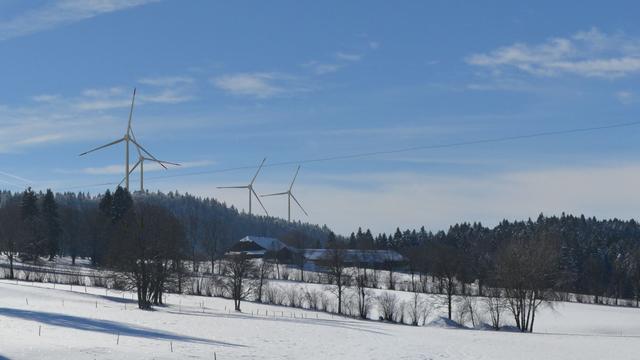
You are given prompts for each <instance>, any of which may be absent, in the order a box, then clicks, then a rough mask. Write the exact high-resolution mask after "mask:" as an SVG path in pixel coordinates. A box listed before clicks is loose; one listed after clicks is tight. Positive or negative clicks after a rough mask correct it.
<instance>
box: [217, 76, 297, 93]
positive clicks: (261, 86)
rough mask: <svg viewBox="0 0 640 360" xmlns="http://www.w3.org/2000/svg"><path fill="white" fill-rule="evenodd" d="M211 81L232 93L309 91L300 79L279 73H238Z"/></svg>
mask: <svg viewBox="0 0 640 360" xmlns="http://www.w3.org/2000/svg"><path fill="white" fill-rule="evenodd" d="M211 83H212V84H213V85H214V86H215V87H217V88H219V89H221V90H223V91H226V92H228V93H230V94H232V95H241V96H251V97H256V98H262V99H264V98H270V97H275V96H281V95H288V94H293V93H298V92H304V91H309V90H310V89H309V88H308V87H305V86H302V85H301V81H300V79H298V78H296V77H293V76H290V75H286V74H279V73H273V72H271V73H264V72H258V73H239V74H231V75H223V76H219V77H216V78H212V79H211Z"/></svg>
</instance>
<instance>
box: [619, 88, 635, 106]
mask: <svg viewBox="0 0 640 360" xmlns="http://www.w3.org/2000/svg"><path fill="white" fill-rule="evenodd" d="M615 96H616V98H617V99H618V101H620V102H621V103H623V104H625V105H629V104H633V103H634V102H635V101H636V96H635V94H634V93H632V92H631V91H626V90H624V91H618V92H617V93H616V94H615Z"/></svg>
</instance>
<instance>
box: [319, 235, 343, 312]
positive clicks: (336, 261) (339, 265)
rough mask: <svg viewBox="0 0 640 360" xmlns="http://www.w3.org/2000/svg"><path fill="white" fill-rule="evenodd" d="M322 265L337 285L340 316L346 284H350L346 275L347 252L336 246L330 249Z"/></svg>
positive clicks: (321, 262)
mask: <svg viewBox="0 0 640 360" xmlns="http://www.w3.org/2000/svg"><path fill="white" fill-rule="evenodd" d="M320 264H321V265H322V266H324V267H325V268H326V269H327V271H328V272H329V275H330V276H331V278H332V279H333V282H334V283H335V294H336V296H337V298H338V314H342V300H343V293H344V287H345V284H346V283H347V282H348V280H347V277H348V275H347V273H346V251H345V250H344V249H343V248H342V247H341V246H339V244H336V245H335V246H333V247H332V248H330V249H328V250H327V252H326V254H325V256H324V258H323V259H321V261H320Z"/></svg>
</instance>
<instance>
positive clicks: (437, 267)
mask: <svg viewBox="0 0 640 360" xmlns="http://www.w3.org/2000/svg"><path fill="white" fill-rule="evenodd" d="M431 256H432V260H431V263H432V264H433V268H434V272H435V274H436V275H437V276H438V277H439V278H440V286H441V288H442V289H443V290H444V293H445V295H446V303H447V310H448V315H449V320H451V312H452V309H453V296H454V295H455V293H456V288H457V287H456V273H457V271H458V269H459V267H460V256H459V255H458V254H457V252H456V249H455V248H454V247H453V246H451V245H448V244H440V245H437V246H434V247H433V249H432V252H431Z"/></svg>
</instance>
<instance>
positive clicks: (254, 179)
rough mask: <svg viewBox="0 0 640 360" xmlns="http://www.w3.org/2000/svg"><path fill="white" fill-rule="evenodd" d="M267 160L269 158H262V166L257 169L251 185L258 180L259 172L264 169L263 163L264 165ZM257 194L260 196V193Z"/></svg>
mask: <svg viewBox="0 0 640 360" xmlns="http://www.w3.org/2000/svg"><path fill="white" fill-rule="evenodd" d="M265 161H267V158H264V159H262V162H261V163H260V166H259V167H258V171H256V174H255V175H253V179H251V182H250V183H249V185H253V182H254V181H256V178H257V177H258V173H259V172H260V170H261V169H262V165H264V162H265ZM256 196H258V195H256Z"/></svg>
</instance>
